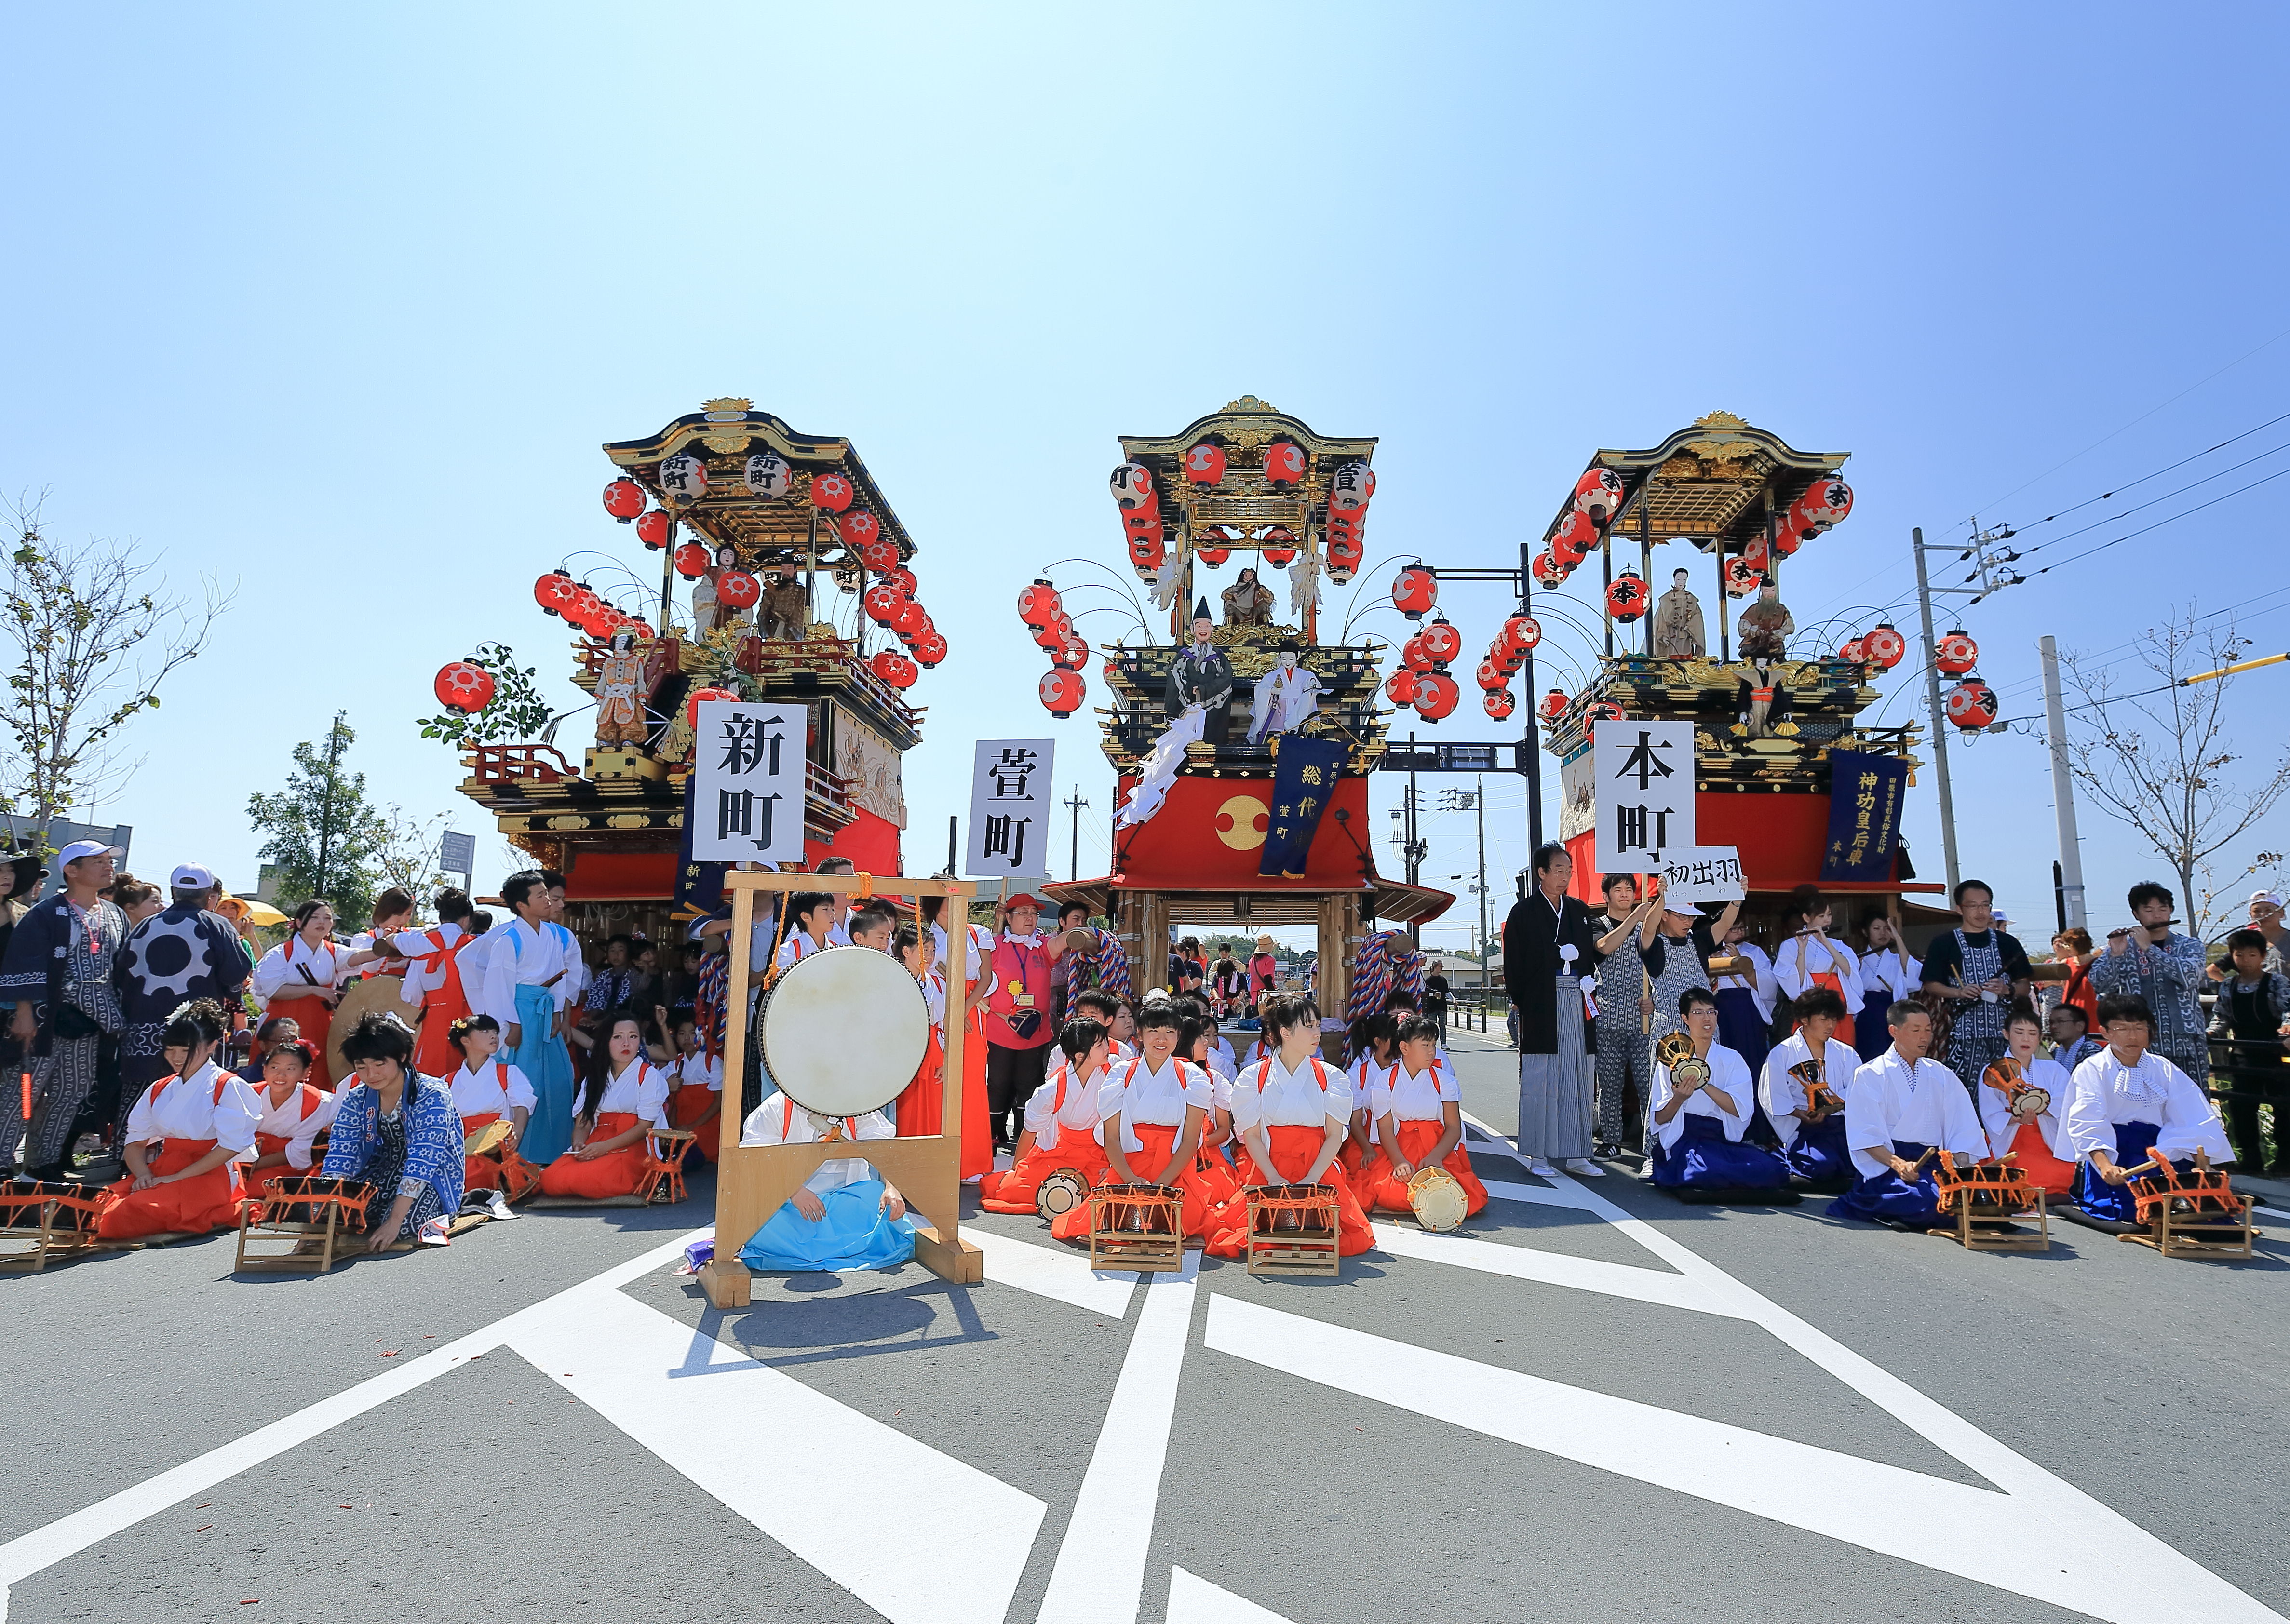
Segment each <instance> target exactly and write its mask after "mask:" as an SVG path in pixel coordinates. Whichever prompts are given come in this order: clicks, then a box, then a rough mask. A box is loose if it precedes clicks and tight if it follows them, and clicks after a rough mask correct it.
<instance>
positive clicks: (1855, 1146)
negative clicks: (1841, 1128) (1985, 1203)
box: [1845, 1049, 1988, 1179]
mask: <svg viewBox="0 0 2290 1624" xmlns="http://www.w3.org/2000/svg"><path fill="white" fill-rule="evenodd" d="M1894 1140H1901V1141H1903V1142H1905V1143H1908V1144H1912V1145H1933V1146H1936V1147H1937V1148H1940V1149H1942V1150H1944V1151H1947V1152H1949V1153H1950V1155H1953V1154H1955V1153H1956V1152H1958V1151H1961V1152H1963V1153H1964V1154H1965V1155H1966V1156H1974V1157H1978V1156H1986V1155H1987V1154H1988V1136H1987V1135H1986V1134H1985V1133H1983V1132H1981V1130H1980V1117H1979V1115H1978V1114H1977V1113H1976V1112H1974V1110H1973V1108H1972V1100H1971V1099H1970V1097H1969V1096H1968V1095H1966V1093H1965V1092H1964V1084H1962V1083H1961V1082H1959V1081H1958V1079H1957V1075H1956V1073H1954V1072H1952V1071H1950V1069H1949V1068H1947V1067H1945V1066H1943V1065H1942V1064H1941V1063H1940V1062H1939V1061H1938V1060H1932V1059H1929V1058H1927V1059H1925V1060H1918V1061H1917V1062H1916V1063H1915V1065H1914V1066H1913V1067H1911V1066H1910V1063H1909V1062H1908V1061H1907V1060H1902V1058H1901V1052H1900V1051H1899V1050H1898V1049H1887V1050H1886V1051H1885V1052H1884V1053H1883V1054H1881V1055H1879V1056H1878V1058H1877V1059H1875V1060H1871V1061H1870V1062H1869V1064H1867V1065H1866V1066H1863V1067H1862V1068H1861V1069H1860V1070H1858V1071H1856V1072H1854V1074H1853V1086H1852V1087H1851V1088H1849V1089H1847V1090H1846V1091H1845V1142H1846V1145H1848V1146H1850V1147H1851V1148H1852V1151H1853V1165H1854V1167H1856V1168H1858V1169H1860V1171H1861V1173H1862V1177H1864V1178H1870V1179H1873V1178H1875V1177H1876V1176H1877V1175H1878V1174H1879V1173H1885V1172H1891V1171H1892V1165H1891V1164H1889V1163H1886V1162H1880V1161H1878V1159H1877V1158H1876V1157H1875V1156H1870V1154H1868V1153H1869V1150H1870V1148H1872V1147H1874V1148H1878V1149H1881V1150H1882V1151H1883V1152H1884V1153H1885V1154H1886V1156H1890V1155H1892V1154H1893V1144H1894Z"/></svg>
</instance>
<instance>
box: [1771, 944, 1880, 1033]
mask: <svg viewBox="0 0 2290 1624" xmlns="http://www.w3.org/2000/svg"><path fill="white" fill-rule="evenodd" d="M1815 973H1819V974H1822V975H1834V976H1835V977H1836V978H1837V980H1838V991H1839V992H1841V993H1843V994H1844V995H1845V1011H1846V1013H1847V1014H1849V1015H1857V1014H1859V1013H1860V1012H1861V961H1860V959H1859V958H1858V957H1857V956H1855V955H1854V951H1853V949H1852V948H1848V947H1846V945H1845V944H1844V943H1843V942H1841V941H1835V940H1833V939H1832V941H1831V944H1830V946H1828V947H1823V946H1822V944H1820V943H1819V942H1816V941H1815V940H1813V938H1812V937H1810V936H1792V937H1790V939H1789V940H1787V941H1785V942H1783V943H1782V945H1781V950H1780V951H1779V952H1777V953H1775V954H1774V980H1775V981H1777V982H1779V983H1780V985H1781V989H1782V991H1783V992H1785V993H1787V994H1788V995H1789V996H1790V997H1792V998H1794V997H1797V996H1799V995H1801V994H1802V993H1803V992H1804V991H1805V990H1806V988H1808V987H1811V986H1813V985H1814V979H1813V978H1814V975H1815Z"/></svg>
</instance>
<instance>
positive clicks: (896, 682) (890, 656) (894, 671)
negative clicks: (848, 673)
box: [867, 649, 922, 688]
mask: <svg viewBox="0 0 2290 1624" xmlns="http://www.w3.org/2000/svg"><path fill="white" fill-rule="evenodd" d="M867 664H868V665H869V667H870V668H872V669H873V670H874V673H875V675H876V676H879V677H881V678H882V679H883V680H884V681H885V682H886V683H888V684H891V686H892V687H893V688H911V687H913V686H914V685H915V678H916V677H917V676H920V675H922V674H921V672H919V671H918V670H917V669H916V668H915V662H914V661H913V660H909V659H908V658H907V657H906V656H905V655H904V654H901V653H900V652H899V651H898V650H896V649H878V650H877V651H876V652H875V653H874V654H873V655H872V656H871V657H870V658H869V660H868V661H867Z"/></svg>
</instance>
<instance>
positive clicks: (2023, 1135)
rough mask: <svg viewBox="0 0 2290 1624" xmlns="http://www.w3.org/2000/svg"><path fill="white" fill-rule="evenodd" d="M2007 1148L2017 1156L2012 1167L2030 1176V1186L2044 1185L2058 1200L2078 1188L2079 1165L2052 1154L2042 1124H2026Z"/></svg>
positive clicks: (2013, 1159)
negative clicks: (2076, 1183)
mask: <svg viewBox="0 0 2290 1624" xmlns="http://www.w3.org/2000/svg"><path fill="white" fill-rule="evenodd" d="M2005 1148H2006V1150H2007V1151H2008V1152H2011V1153H2013V1154H2012V1165H2013V1166H2014V1167H2016V1168H2018V1169H2019V1170H2020V1171H2021V1172H2022V1173H2023V1174H2025V1175H2026V1176H2027V1180H2028V1182H2029V1183H2030V1184H2034V1185H2040V1186H2041V1187H2042V1188H2044V1190H2045V1191H2046V1193H2048V1194H2049V1195H2051V1196H2053V1197H2054V1199H2064V1198H2065V1197H2066V1196H2067V1194H2068V1192H2069V1191H2070V1189H2071V1188H2073V1187H2074V1185H2075V1174H2076V1170H2075V1164H2074V1163H2072V1162H2062V1161H2061V1160H2060V1158H2059V1157H2057V1156H2054V1155H2053V1154H2052V1148H2051V1147H2050V1146H2049V1145H2047V1144H2046V1143H2045V1142H2044V1124H2043V1123H2042V1122H2041V1121H2040V1120H2030V1121H2028V1122H2023V1123H2022V1124H2020V1126H2019V1128H2018V1129H2017V1130H2016V1131H2015V1132H2014V1133H2013V1135H2012V1142H2011V1144H2009V1145H2007V1146H2006V1147H2005Z"/></svg>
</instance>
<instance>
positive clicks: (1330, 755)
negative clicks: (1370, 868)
mask: <svg viewBox="0 0 2290 1624" xmlns="http://www.w3.org/2000/svg"><path fill="white" fill-rule="evenodd" d="M1344 750H1345V747H1344V746H1343V745H1341V744H1338V743H1333V742H1331V741H1330V740H1325V739H1307V738H1305V737H1304V736H1303V735H1302V734H1301V733H1283V734H1281V735H1280V756H1279V758H1278V759H1277V761H1276V762H1275V763H1274V764H1273V768H1272V821H1271V825H1270V827H1269V828H1268V829H1267V830H1266V831H1265V836H1264V856H1263V859H1262V860H1261V861H1260V862H1258V864H1257V865H1256V871H1257V873H1259V874H1276V875H1279V874H1296V875H1301V874H1302V873H1303V872H1304V860H1305V854H1306V853H1307V852H1309V851H1310V850H1311V849H1312V836H1313V835H1314V834H1315V833H1316V832H1317V830H1318V828H1319V827H1320V816H1321V814H1322V813H1323V812H1326V811H1327V809H1328V798H1329V796H1332V795H1333V794H1334V793H1335V788H1336V773H1337V771H1338V770H1339V769H1340V768H1341V767H1342V765H1343V763H1344Z"/></svg>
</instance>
